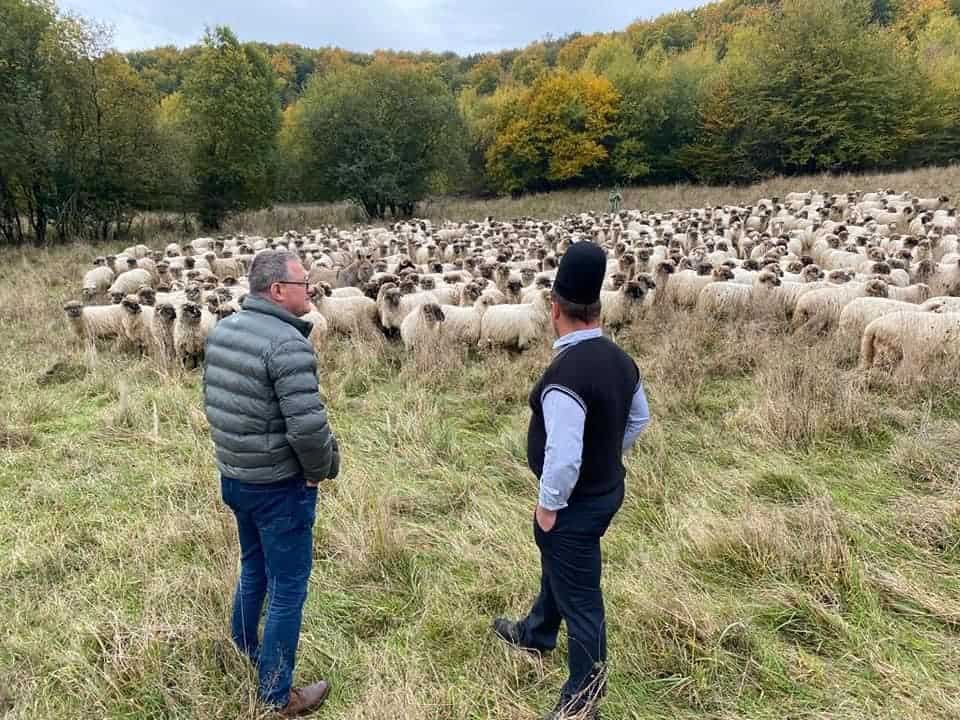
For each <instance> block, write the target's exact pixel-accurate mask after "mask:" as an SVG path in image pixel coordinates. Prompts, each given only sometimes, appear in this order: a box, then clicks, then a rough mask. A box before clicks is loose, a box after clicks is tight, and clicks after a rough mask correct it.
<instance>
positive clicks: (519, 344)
mask: <svg viewBox="0 0 960 720" xmlns="http://www.w3.org/2000/svg"><path fill="white" fill-rule="evenodd" d="M549 327H550V291H549V290H546V289H544V290H541V291H540V294H539V295H538V296H536V297H535V298H534V301H533V302H532V303H530V304H522V305H494V306H493V307H488V308H487V310H486V311H485V312H484V314H483V319H482V320H481V323H480V342H479V345H480V346H481V347H486V348H490V347H494V346H498V347H514V348H517V349H519V350H525V349H526V348H528V347H530V346H531V345H532V344H533V343H534V342H536V341H538V340H540V339H542V338H544V337H546V335H547V331H548V329H549Z"/></svg>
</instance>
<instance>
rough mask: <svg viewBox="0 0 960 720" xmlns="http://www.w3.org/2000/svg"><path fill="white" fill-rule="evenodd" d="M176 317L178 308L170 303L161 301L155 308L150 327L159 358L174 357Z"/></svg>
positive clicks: (162, 359)
mask: <svg viewBox="0 0 960 720" xmlns="http://www.w3.org/2000/svg"><path fill="white" fill-rule="evenodd" d="M176 319H177V311H176V308H174V307H173V305H171V304H170V303H166V302H165V303H160V304H159V305H157V306H156V307H155V308H154V312H153V323H152V325H151V328H150V329H151V333H152V334H153V340H154V343H155V344H154V350H155V352H156V354H157V358H158V359H159V360H161V361H164V362H168V361H170V360H173V359H174V344H173V325H174V322H175V321H176Z"/></svg>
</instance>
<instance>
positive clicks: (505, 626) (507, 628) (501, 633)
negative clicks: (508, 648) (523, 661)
mask: <svg viewBox="0 0 960 720" xmlns="http://www.w3.org/2000/svg"><path fill="white" fill-rule="evenodd" d="M493 632H494V633H495V634H496V636H497V637H498V638H500V639H501V640H503V641H504V642H505V643H508V644H510V645H513V646H514V647H515V648H517V649H519V650H526V651H527V652H532V653H547V652H550V651H549V650H546V649H544V648H536V647H530V646H528V645H523V644H522V643H521V640H520V623H518V622H514V621H513V620H507V618H494V620H493Z"/></svg>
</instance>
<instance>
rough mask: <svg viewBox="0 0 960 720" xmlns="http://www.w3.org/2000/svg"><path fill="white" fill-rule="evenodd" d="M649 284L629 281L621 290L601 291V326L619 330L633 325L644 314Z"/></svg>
mask: <svg viewBox="0 0 960 720" xmlns="http://www.w3.org/2000/svg"><path fill="white" fill-rule="evenodd" d="M646 296H647V284H646V283H645V282H640V281H637V280H628V281H627V282H625V283H624V284H623V285H622V286H621V287H620V289H619V290H613V291H608V290H601V291H600V324H601V325H602V326H603V327H610V328H619V327H623V326H624V325H629V324H630V323H632V322H633V321H634V320H635V319H636V318H637V317H638V316H639V315H640V313H642V312H643V307H644V300H645V299H646Z"/></svg>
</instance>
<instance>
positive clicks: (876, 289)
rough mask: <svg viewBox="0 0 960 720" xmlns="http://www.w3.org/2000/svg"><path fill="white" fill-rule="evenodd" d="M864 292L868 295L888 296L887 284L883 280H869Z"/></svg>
mask: <svg viewBox="0 0 960 720" xmlns="http://www.w3.org/2000/svg"><path fill="white" fill-rule="evenodd" d="M864 292H865V293H866V295H867V297H880V298H885V297H887V296H888V294H889V293H888V291H887V284H886V283H885V282H884V281H883V280H869V281H867V284H866V287H865V288H864Z"/></svg>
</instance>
